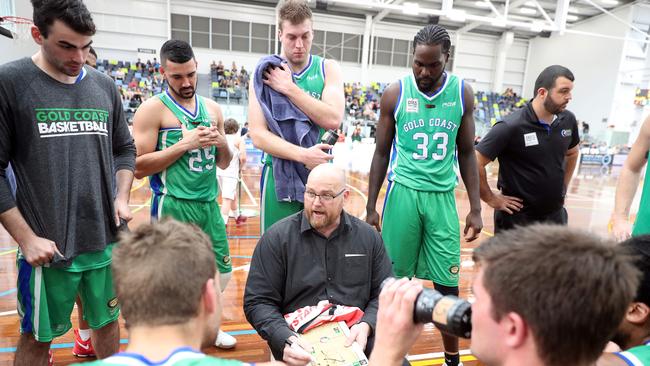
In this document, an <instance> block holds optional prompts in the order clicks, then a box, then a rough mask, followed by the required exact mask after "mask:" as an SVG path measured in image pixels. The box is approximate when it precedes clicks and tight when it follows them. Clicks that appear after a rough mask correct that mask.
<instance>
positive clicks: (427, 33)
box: [413, 24, 451, 53]
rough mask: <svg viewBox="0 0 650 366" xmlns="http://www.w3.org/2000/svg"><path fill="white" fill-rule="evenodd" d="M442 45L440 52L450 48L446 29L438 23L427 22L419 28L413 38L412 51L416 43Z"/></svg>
mask: <svg viewBox="0 0 650 366" xmlns="http://www.w3.org/2000/svg"><path fill="white" fill-rule="evenodd" d="M436 44H440V45H442V52H444V53H448V52H449V50H450V49H451V39H450V38H449V33H447V30H446V29H445V28H443V27H441V26H439V25H434V24H429V25H427V26H426V27H424V28H422V29H420V31H418V33H417V34H416V35H415V37H414V38H413V52H415V48H416V47H417V46H418V45H427V46H431V45H436Z"/></svg>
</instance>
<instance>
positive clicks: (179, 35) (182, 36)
mask: <svg viewBox="0 0 650 366" xmlns="http://www.w3.org/2000/svg"><path fill="white" fill-rule="evenodd" d="M172 39H177V40H179V41H185V42H187V43H189V42H190V32H187V31H179V30H173V29H172Z"/></svg>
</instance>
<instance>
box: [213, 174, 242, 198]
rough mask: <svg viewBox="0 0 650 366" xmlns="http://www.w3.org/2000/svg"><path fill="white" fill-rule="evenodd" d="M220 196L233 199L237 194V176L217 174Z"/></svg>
mask: <svg viewBox="0 0 650 366" xmlns="http://www.w3.org/2000/svg"><path fill="white" fill-rule="evenodd" d="M217 179H218V180H219V190H220V191H221V198H225V199H229V200H234V199H235V196H236V195H237V178H233V177H224V176H217Z"/></svg>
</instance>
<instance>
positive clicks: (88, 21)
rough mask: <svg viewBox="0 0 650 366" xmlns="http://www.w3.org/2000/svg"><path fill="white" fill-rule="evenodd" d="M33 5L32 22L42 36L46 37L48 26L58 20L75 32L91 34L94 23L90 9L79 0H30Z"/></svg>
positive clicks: (93, 31)
mask: <svg viewBox="0 0 650 366" xmlns="http://www.w3.org/2000/svg"><path fill="white" fill-rule="evenodd" d="M31 1H32V6H33V7H34V13H33V15H32V17H33V20H34V24H35V25H36V27H38V30H39V32H41V34H42V35H43V37H45V38H47V36H48V33H49V30H50V29H49V28H50V26H51V25H52V24H54V21H55V20H60V21H62V22H63V23H65V24H66V25H67V26H68V27H70V28H72V30H74V31H75V32H77V33H80V34H84V35H87V36H92V35H94V34H95V23H94V22H93V17H92V15H90V11H88V8H86V5H85V4H84V3H83V2H82V1H81V0H31Z"/></svg>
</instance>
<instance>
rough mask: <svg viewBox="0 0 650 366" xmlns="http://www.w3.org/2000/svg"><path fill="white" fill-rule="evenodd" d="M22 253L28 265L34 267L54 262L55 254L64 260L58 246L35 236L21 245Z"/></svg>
mask: <svg viewBox="0 0 650 366" xmlns="http://www.w3.org/2000/svg"><path fill="white" fill-rule="evenodd" d="M19 245H20V252H21V253H22V254H23V257H25V260H26V261H27V263H29V264H30V265H31V266H32V267H38V266H42V265H44V264H47V263H50V262H52V259H54V254H55V253H56V254H58V255H60V256H61V257H62V258H63V254H61V252H59V249H57V247H56V244H55V243H54V242H53V241H52V240H48V239H45V238H41V237H39V236H36V235H33V236H31V237H30V238H29V239H27V240H26V241H24V242H22V243H19Z"/></svg>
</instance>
